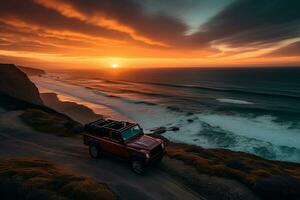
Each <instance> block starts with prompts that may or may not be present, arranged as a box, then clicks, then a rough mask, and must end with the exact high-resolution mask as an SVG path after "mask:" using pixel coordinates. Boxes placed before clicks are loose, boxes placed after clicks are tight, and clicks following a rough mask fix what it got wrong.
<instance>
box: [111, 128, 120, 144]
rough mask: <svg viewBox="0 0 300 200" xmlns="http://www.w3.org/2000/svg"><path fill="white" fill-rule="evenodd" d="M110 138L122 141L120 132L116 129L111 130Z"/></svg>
mask: <svg viewBox="0 0 300 200" xmlns="http://www.w3.org/2000/svg"><path fill="white" fill-rule="evenodd" d="M111 139H112V140H116V141H119V142H120V141H122V137H121V135H120V133H118V132H116V131H112V132H111Z"/></svg>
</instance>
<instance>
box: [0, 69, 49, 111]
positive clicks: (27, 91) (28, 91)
mask: <svg viewBox="0 0 300 200" xmlns="http://www.w3.org/2000/svg"><path fill="white" fill-rule="evenodd" d="M0 96H10V97H14V98H17V99H20V100H23V101H26V102H29V103H33V104H36V105H42V104H43V101H42V99H41V98H40V95H39V91H38V88H37V87H36V86H35V85H34V84H33V83H32V82H31V81H30V80H29V78H28V77H27V76H26V74H25V73H24V72H22V71H21V70H20V69H18V68H17V67H16V66H15V65H13V64H0Z"/></svg>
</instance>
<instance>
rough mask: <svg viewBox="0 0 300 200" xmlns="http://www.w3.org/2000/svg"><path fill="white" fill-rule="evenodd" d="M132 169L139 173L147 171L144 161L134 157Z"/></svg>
mask: <svg viewBox="0 0 300 200" xmlns="http://www.w3.org/2000/svg"><path fill="white" fill-rule="evenodd" d="M131 169H132V171H134V172H135V173H136V174H138V175H142V174H144V172H145V166H144V163H143V162H142V161H141V160H139V159H133V160H132V161H131Z"/></svg>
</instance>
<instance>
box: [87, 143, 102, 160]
mask: <svg viewBox="0 0 300 200" xmlns="http://www.w3.org/2000/svg"><path fill="white" fill-rule="evenodd" d="M89 152H90V156H91V157H92V158H99V157H100V155H101V152H100V148H99V147H98V145H96V144H90V145H89Z"/></svg>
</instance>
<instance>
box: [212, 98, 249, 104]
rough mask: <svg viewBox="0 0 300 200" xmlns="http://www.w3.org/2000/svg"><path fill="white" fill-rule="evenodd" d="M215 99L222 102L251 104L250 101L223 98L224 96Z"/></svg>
mask: <svg viewBox="0 0 300 200" xmlns="http://www.w3.org/2000/svg"><path fill="white" fill-rule="evenodd" d="M217 101H219V102H222V103H232V104H247V105H249V104H253V103H252V102H249V101H244V100H239V99H224V98H220V99H217Z"/></svg>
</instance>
